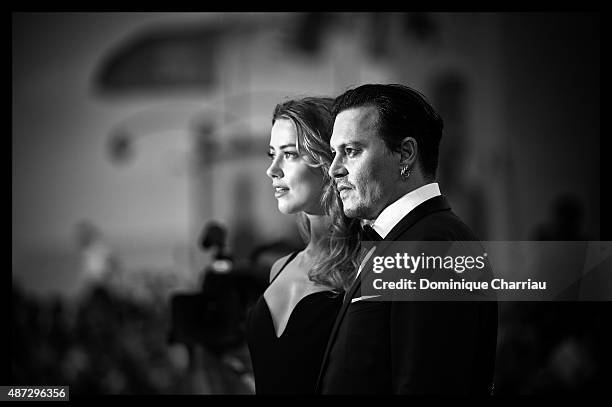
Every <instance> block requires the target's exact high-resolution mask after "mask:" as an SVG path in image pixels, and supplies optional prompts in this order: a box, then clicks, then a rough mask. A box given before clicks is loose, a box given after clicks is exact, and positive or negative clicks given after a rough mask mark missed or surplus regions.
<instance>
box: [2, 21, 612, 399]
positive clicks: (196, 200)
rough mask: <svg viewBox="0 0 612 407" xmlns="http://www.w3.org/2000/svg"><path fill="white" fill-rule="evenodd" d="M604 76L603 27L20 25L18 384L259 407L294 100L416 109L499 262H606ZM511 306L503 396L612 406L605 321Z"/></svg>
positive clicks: (287, 237)
mask: <svg viewBox="0 0 612 407" xmlns="http://www.w3.org/2000/svg"><path fill="white" fill-rule="evenodd" d="M599 54H600V16H599V14H598V13H597V14H587V13H451V12H447V13H426V12H405V13H222V12H214V13H148V12H147V13H123V12H122V13H119V12H116V13H115V12H113V13H13V14H12V344H13V346H12V349H11V358H12V363H11V384H13V383H14V384H22V385H24V384H31V385H34V384H36V385H42V384H68V385H70V386H71V393H72V394H83V395H89V394H252V393H253V388H254V387H253V378H252V374H251V370H250V360H249V355H248V351H247V350H246V347H245V343H244V318H245V315H246V310H248V307H249V305H250V304H252V302H253V301H254V299H256V298H257V296H258V295H260V294H261V293H262V292H263V290H264V289H265V286H266V284H267V277H268V273H269V267H270V265H271V264H272V262H273V261H274V260H276V259H277V258H278V257H280V256H281V255H284V254H287V253H289V252H290V251H292V250H295V249H296V248H300V247H301V246H302V245H303V243H302V241H301V239H300V237H299V233H298V231H297V226H296V222H295V218H294V217H292V216H286V215H282V214H280V213H279V212H278V210H277V206H276V201H275V199H274V197H273V194H272V189H271V184H270V181H269V180H268V179H267V177H266V176H265V169H266V167H267V165H268V160H267V157H266V153H267V145H268V140H269V131H270V127H271V113H272V110H273V108H274V106H275V105H276V104H277V103H278V102H280V101H283V100H285V99H287V98H292V97H298V96H314V95H327V96H337V95H338V94H340V93H341V92H343V91H344V90H346V89H347V88H349V87H353V86H357V85H360V84H364V83H403V84H406V85H408V86H411V87H414V88H416V89H418V90H420V91H422V92H423V93H424V94H425V95H427V97H428V98H429V99H430V101H431V102H432V104H433V105H434V106H435V107H436V108H437V109H438V111H439V112H440V113H441V115H442V117H443V119H444V122H445V135H444V137H443V139H442V144H441V151H440V155H441V156H440V166H439V170H438V174H439V182H440V187H441V190H442V192H443V194H445V195H447V197H448V198H449V200H450V202H451V204H452V206H453V208H454V210H455V212H456V213H457V214H458V215H459V216H461V217H462V218H463V219H464V220H465V221H466V223H468V224H469V225H470V226H472V227H473V229H474V230H475V231H476V232H477V233H478V234H479V235H480V236H481V238H482V239H483V240H599V239H600V152H599V150H600V95H599V89H600V77H599V76H600V55H599ZM502 307H503V309H502V318H501V320H500V337H499V344H498V345H499V346H498V363H497V371H496V391H497V392H498V393H499V394H542V393H559V392H583V391H592V390H593V389H598V388H601V384H602V378H603V376H604V369H608V368H607V367H604V366H602V364H600V363H599V362H598V360H599V358H600V356H601V355H600V351H601V350H602V349H603V347H604V346H603V343H604V342H603V341H604V335H603V332H602V331H601V330H602V327H603V326H605V325H606V324H605V322H604V321H605V320H606V319H605V318H607V317H609V315H606V311H605V309H606V307H604V306H603V304H598V303H589V304H586V303H549V304H502Z"/></svg>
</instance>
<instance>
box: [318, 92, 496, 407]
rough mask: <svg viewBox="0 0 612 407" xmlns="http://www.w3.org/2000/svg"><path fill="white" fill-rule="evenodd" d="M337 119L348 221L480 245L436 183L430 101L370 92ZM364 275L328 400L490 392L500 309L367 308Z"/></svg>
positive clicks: (337, 108)
mask: <svg viewBox="0 0 612 407" xmlns="http://www.w3.org/2000/svg"><path fill="white" fill-rule="evenodd" d="M334 115H335V122H334V127H333V133H332V137H331V141H330V144H331V149H332V151H333V152H334V154H335V156H334V161H333V162H332V164H331V167H330V169H329V174H330V176H332V177H333V178H334V179H335V181H336V187H337V189H338V191H339V193H340V198H341V200H342V203H343V206H344V212H345V214H346V215H347V216H348V217H351V218H359V219H361V220H362V221H363V223H365V224H368V226H365V228H364V229H368V230H364V233H367V234H366V237H365V240H383V241H386V242H393V241H412V242H414V241H420V242H422V241H447V242H453V241H477V240H478V238H477V237H476V235H475V234H474V233H473V232H472V231H471V230H470V229H469V227H468V226H466V225H465V224H464V223H463V222H462V221H461V220H460V219H459V218H458V217H457V216H456V215H455V214H454V213H453V212H452V211H451V208H450V206H449V204H448V202H447V201H446V199H445V198H444V196H442V195H441V193H440V188H439V186H438V184H437V183H436V182H435V179H436V168H437V164H438V149H439V144H440V139H441V136H442V127H443V124H442V119H441V118H440V117H439V115H438V114H437V113H436V112H435V110H434V109H433V107H432V106H431V105H430V104H429V103H428V102H427V101H426V99H425V97H424V96H423V95H421V94H420V93H419V92H417V91H415V90H413V89H411V88H408V87H406V86H402V85H363V86H359V87H357V88H354V89H352V90H348V91H347V92H345V93H343V94H342V95H340V96H339V97H338V98H337V99H336V101H335V105H334ZM366 262H367V260H365V261H364V264H365V263H366ZM364 264H362V266H361V267H360V269H359V272H363V273H367V272H371V267H370V268H369V269H368V267H363V266H364ZM361 277H363V276H358V277H357V278H356V279H355V281H354V283H353V285H352V287H351V289H350V290H349V291H348V292H347V294H346V297H345V300H344V303H343V306H342V308H341V310H340V312H339V314H338V317H337V319H336V323H335V325H334V327H333V329H332V333H331V336H330V339H329V343H328V345H327V350H326V352H325V356H324V359H323V364H322V366H321V372H320V375H319V379H318V383H317V389H318V392H319V393H321V394H466V395H467V394H470V395H472V394H491V392H492V384H493V383H492V382H493V369H494V362H495V348H496V340H497V303H496V302H491V301H489V302H486V301H481V302H474V301H471V302H466V301H460V302H451V301H436V302H433V301H372V300H369V301H361V299H362V298H364V297H362V296H361V294H360V292H361V290H360V284H361Z"/></svg>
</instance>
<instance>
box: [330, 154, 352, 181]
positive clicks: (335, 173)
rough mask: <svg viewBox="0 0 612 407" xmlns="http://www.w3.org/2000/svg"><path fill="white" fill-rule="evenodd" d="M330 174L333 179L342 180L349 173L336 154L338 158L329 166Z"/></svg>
mask: <svg viewBox="0 0 612 407" xmlns="http://www.w3.org/2000/svg"><path fill="white" fill-rule="evenodd" d="M328 173H329V176H330V177H332V179H334V178H342V177H344V176H345V175H346V174H348V171H347V170H346V168H344V165H342V161H341V159H340V156H339V155H338V154H336V156H335V157H334V160H333V161H332V163H331V165H330V166H329V171H328Z"/></svg>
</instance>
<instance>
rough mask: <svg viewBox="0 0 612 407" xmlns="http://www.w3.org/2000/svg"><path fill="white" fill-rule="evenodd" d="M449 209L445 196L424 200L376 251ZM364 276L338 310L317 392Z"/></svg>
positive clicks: (363, 271) (358, 279) (365, 271)
mask: <svg viewBox="0 0 612 407" xmlns="http://www.w3.org/2000/svg"><path fill="white" fill-rule="evenodd" d="M448 209H450V206H449V205H448V202H447V201H446V199H445V198H444V197H443V196H437V197H434V198H431V199H428V200H427V201H425V202H423V203H422V204H420V205H419V206H417V207H416V208H414V209H413V210H412V211H411V212H410V213H409V214H408V215H406V216H405V217H404V218H403V219H402V220H401V221H400V222H399V223H398V224H397V225H395V227H394V228H393V229H391V231H390V232H389V234H387V236H386V237H385V238H384V239H382V241H381V242H378V244H377V248H376V249H375V252H376V251H379V250H381V249H382V247H383V246H385V244H384V243H383V242H392V241H394V240H395V239H397V238H398V237H399V236H400V235H401V234H402V233H404V231H406V230H407V229H409V228H410V227H412V225H414V224H415V223H416V222H417V221H418V220H420V219H421V218H423V217H424V216H427V215H428V214H430V213H432V212H437V211H442V210H448ZM373 257H374V256H370V257H369V258H368V259H367V261H366V263H365V264H364V265H363V268H362V269H361V273H367V272H368V267H367V266H368V263H370V262H371V261H372V258H373ZM362 277H363V274H360V275H359V276H358V277H357V278H356V279H355V281H354V282H353V285H352V286H351V288H350V289H349V291H348V293H347V294H346V296H345V298H344V302H343V303H342V306H341V307H340V311H339V312H338V316H337V317H336V321H335V322H334V326H333V328H332V330H331V334H330V336H329V340H328V341H327V347H326V348H325V353H324V355H323V361H322V363H321V368H320V370H319V377H318V378H317V387H316V388H317V393H318V392H319V391H320V389H321V381H322V380H323V373H324V372H325V369H326V365H327V360H328V359H329V352H330V350H331V348H332V345H333V344H334V341H335V340H336V336H337V334H338V329H339V327H340V324H341V323H342V321H343V319H344V316H345V315H346V311H347V310H348V307H349V305H350V304H351V299H352V298H353V297H354V296H355V293H356V292H357V290H359V289H360V288H361V278H362Z"/></svg>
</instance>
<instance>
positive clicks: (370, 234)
mask: <svg viewBox="0 0 612 407" xmlns="http://www.w3.org/2000/svg"><path fill="white" fill-rule="evenodd" d="M362 230H363V240H364V241H373V242H378V241H381V240H383V238H382V237H381V236H380V235H379V234H378V233H377V232H376V231H375V230H374V228H373V227H372V226H370V225H364V226H363V228H362Z"/></svg>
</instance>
